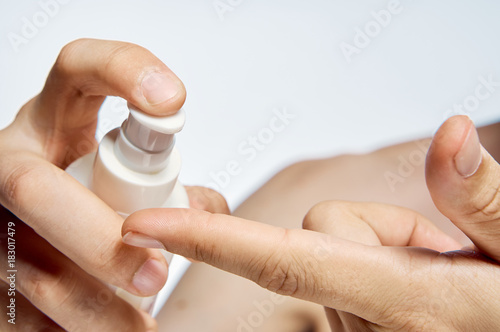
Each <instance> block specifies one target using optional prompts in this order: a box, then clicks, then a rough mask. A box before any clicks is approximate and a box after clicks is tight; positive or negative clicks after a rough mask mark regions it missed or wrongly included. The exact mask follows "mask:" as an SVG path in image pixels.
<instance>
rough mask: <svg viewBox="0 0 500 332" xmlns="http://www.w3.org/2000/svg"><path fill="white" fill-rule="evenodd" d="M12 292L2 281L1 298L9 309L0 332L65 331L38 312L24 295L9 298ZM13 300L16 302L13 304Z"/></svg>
mask: <svg viewBox="0 0 500 332" xmlns="http://www.w3.org/2000/svg"><path fill="white" fill-rule="evenodd" d="M10 292H11V291H10V286H9V285H8V284H6V283H5V282H3V281H0V294H2V296H1V297H0V298H1V299H2V303H5V305H6V307H7V308H6V315H5V317H3V319H1V320H0V331H4V332H11V331H12V332H14V331H47V332H49V331H50V332H56V331H58V332H62V331H64V330H63V328H61V327H60V326H59V325H57V324H56V323H55V322H54V321H53V320H52V319H50V318H49V317H47V316H46V315H45V314H44V313H42V312H41V311H40V310H38V309H37V308H36V307H35V306H34V305H33V304H31V302H30V301H28V300H27V299H26V298H25V297H24V296H23V295H22V294H20V293H16V295H15V296H8V294H9V293H10ZM10 294H12V293H10ZM11 299H13V300H14V301H13V302H11V301H12V300H11ZM12 303H13V304H12Z"/></svg>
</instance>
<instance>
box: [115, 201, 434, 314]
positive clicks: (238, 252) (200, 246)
mask: <svg viewBox="0 0 500 332" xmlns="http://www.w3.org/2000/svg"><path fill="white" fill-rule="evenodd" d="M122 234H123V235H126V236H125V238H124V241H125V242H126V243H127V244H130V245H135V246H158V245H159V243H160V242H161V244H163V246H164V247H165V248H166V249H167V250H168V251H171V252H174V253H177V254H180V255H183V256H186V257H189V258H193V259H195V260H199V261H203V262H206V263H208V264H210V265H213V266H215V267H218V268H220V269H223V270H226V271H228V272H231V273H234V274H237V275H240V276H242V277H245V278H247V279H250V280H252V281H254V282H256V283H257V284H259V285H260V286H262V287H264V288H266V289H269V290H271V291H273V292H276V293H278V294H282V295H290V296H294V297H297V298H301V299H304V300H309V301H313V302H316V303H319V304H322V305H325V306H328V307H333V308H335V309H339V310H342V311H348V312H352V313H355V314H358V315H360V316H362V317H364V318H366V319H375V318H379V317H378V316H377V313H380V312H383V311H384V308H387V307H388V306H392V305H393V304H394V303H398V302H400V301H401V299H403V298H404V297H405V294H403V293H404V290H406V289H409V288H408V286H409V285H410V284H411V283H412V282H415V280H413V278H412V277H411V276H410V275H409V273H407V272H408V265H409V257H408V255H407V254H406V253H405V252H404V251H401V250H399V251H398V250H396V249H394V248H387V247H368V246H364V245H362V244H357V243H354V242H350V241H345V240H341V239H337V238H334V237H331V236H329V235H326V234H322V233H316V232H312V231H306V230H288V229H283V228H278V227H274V226H270V225H267V224H261V223H258V222H254V221H249V220H245V219H241V218H236V217H232V216H226V215H217V214H210V213H207V212H202V211H196V210H192V209H190V210H187V209H153V210H143V211H139V212H136V213H134V214H132V215H131V216H130V217H129V218H127V219H126V221H125V223H124V225H123V228H122ZM428 255H429V258H431V257H436V256H437V255H438V254H437V253H436V252H432V251H429V252H428ZM414 263H415V265H418V263H416V262H414ZM367 305H368V306H370V310H369V311H370V312H369V313H368V312H367V310H366V308H367ZM376 316H377V317H376Z"/></svg>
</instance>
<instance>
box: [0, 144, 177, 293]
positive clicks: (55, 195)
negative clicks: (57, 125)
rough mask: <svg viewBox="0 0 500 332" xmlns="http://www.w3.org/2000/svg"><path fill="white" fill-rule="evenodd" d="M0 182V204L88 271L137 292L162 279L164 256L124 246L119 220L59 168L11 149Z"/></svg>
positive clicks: (0, 167)
mask: <svg viewBox="0 0 500 332" xmlns="http://www.w3.org/2000/svg"><path fill="white" fill-rule="evenodd" d="M7 170H10V171H7ZM0 183H1V185H2V186H3V187H2V190H0V202H1V204H2V205H4V206H6V207H7V208H9V209H10V210H11V211H12V213H14V214H15V215H16V216H17V217H18V218H20V219H22V220H24V221H25V222H26V223H27V224H28V225H29V226H30V227H32V228H33V229H34V230H35V231H36V232H37V233H38V234H39V235H40V236H41V237H43V238H45V239H46V240H47V241H48V242H50V243H51V244H52V245H53V246H54V247H56V248H57V249H59V250H60V251H61V252H63V253H64V254H65V255H66V256H67V257H69V258H70V259H71V260H72V261H74V262H75V263H77V264H78V265H79V266H80V267H82V268H83V269H84V270H86V271H87V272H88V273H90V274H92V275H94V276H96V277H97V278H99V279H100V280H103V281H105V282H108V283H111V284H113V285H115V286H118V287H120V288H123V289H125V290H127V291H129V292H131V293H133V294H137V295H141V296H149V295H153V294H156V293H157V292H158V291H159V290H160V289H161V288H162V287H163V285H164V284H165V282H166V279H167V274H168V268H167V263H166V261H165V259H164V258H163V255H162V254H161V253H160V252H158V251H156V250H141V249H139V248H133V247H130V246H127V245H125V244H124V243H123V242H122V241H121V236H120V233H119V232H120V228H121V225H122V222H123V219H122V218H121V217H120V216H119V215H118V214H117V213H116V212H114V211H113V210H112V209H111V208H110V207H108V206H107V205H106V204H105V203H104V202H103V201H101V200H100V199H99V198H97V196H95V195H94V194H93V193H92V192H90V191H89V190H88V189H86V188H84V187H83V186H82V185H81V184H80V183H78V182H77V181H76V180H74V179H73V178H72V177H71V176H70V175H68V174H67V173H65V172H64V171H63V170H61V169H59V168H57V167H55V166H53V165H52V164H50V163H49V162H47V161H46V160H42V159H41V158H39V157H36V156H34V155H33V154H30V153H26V152H15V153H12V154H9V155H3V156H2V158H0ZM2 210H3V209H2ZM4 218H5V216H4ZM0 219H1V218H0Z"/></svg>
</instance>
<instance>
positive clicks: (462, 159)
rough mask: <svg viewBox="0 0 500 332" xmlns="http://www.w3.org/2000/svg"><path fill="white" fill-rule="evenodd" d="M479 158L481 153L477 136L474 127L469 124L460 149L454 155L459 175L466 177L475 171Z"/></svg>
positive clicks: (479, 161) (480, 158)
mask: <svg viewBox="0 0 500 332" xmlns="http://www.w3.org/2000/svg"><path fill="white" fill-rule="evenodd" d="M481 160H482V153H481V144H480V143H479V137H478V135H477V131H476V128H475V127H474V126H471V128H470V130H469V133H468V134H467V137H466V138H465V141H464V142H463V144H462V147H461V148H460V151H458V153H457V154H456V156H455V167H456V168H457V171H458V173H460V175H462V176H463V177H465V178H467V177H469V176H472V175H474V174H475V173H476V171H477V169H478V168H479V165H480V164H481Z"/></svg>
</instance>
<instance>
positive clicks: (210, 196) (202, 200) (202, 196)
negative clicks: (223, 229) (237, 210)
mask: <svg viewBox="0 0 500 332" xmlns="http://www.w3.org/2000/svg"><path fill="white" fill-rule="evenodd" d="M188 193H189V203H190V206H191V207H192V208H194V209H197V210H204V211H208V212H211V213H224V214H229V207H228V206H227V202H226V199H225V198H224V196H222V194H220V193H219V192H217V191H215V190H213V189H210V188H205V187H189V188H188Z"/></svg>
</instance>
